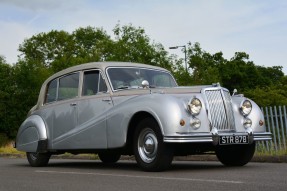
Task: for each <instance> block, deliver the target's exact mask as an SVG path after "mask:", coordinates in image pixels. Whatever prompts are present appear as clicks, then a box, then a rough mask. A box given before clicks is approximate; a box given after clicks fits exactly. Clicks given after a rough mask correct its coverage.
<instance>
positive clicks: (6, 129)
mask: <svg viewBox="0 0 287 191" xmlns="http://www.w3.org/2000/svg"><path fill="white" fill-rule="evenodd" d="M0 76H1V78H0V139H2V140H4V139H5V137H10V138H11V137H13V135H14V134H15V132H14V131H13V125H14V122H13V116H11V114H14V113H15V112H16V110H15V108H13V92H14V90H15V85H14V83H13V67H12V66H10V65H9V64H7V63H6V60H5V58H4V57H2V56H0ZM0 144H3V143H2V142H1V141H0Z"/></svg>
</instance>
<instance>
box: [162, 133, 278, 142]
mask: <svg viewBox="0 0 287 191" xmlns="http://www.w3.org/2000/svg"><path fill="white" fill-rule="evenodd" d="M232 135H247V136H248V139H249V143H250V144H251V143H252V142H253V141H269V140H272V137H271V135H272V134H271V133H270V132H264V133H250V134H248V133H219V134H216V135H213V134H211V133H177V134H176V135H174V136H164V139H163V140H164V142H166V143H209V142H210V143H213V144H214V145H218V143H219V136H232Z"/></svg>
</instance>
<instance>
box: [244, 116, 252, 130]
mask: <svg viewBox="0 0 287 191" xmlns="http://www.w3.org/2000/svg"><path fill="white" fill-rule="evenodd" d="M243 126H244V127H245V128H246V129H247V128H250V127H251V126H252V121H251V119H248V118H246V119H245V120H244V122H243Z"/></svg>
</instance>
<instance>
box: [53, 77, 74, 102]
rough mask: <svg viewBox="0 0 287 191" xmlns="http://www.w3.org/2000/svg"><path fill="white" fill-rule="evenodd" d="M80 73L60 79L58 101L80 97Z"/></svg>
mask: <svg viewBox="0 0 287 191" xmlns="http://www.w3.org/2000/svg"><path fill="white" fill-rule="evenodd" d="M78 88H79V73H74V74H70V75H68V76H64V77H62V78H60V79H59V92H58V100H64V99H70V98H74V97H77V96H78Z"/></svg>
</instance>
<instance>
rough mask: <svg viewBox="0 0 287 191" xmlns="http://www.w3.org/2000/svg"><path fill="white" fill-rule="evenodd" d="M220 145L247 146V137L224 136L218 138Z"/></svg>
mask: <svg viewBox="0 0 287 191" xmlns="http://www.w3.org/2000/svg"><path fill="white" fill-rule="evenodd" d="M219 144H220V145H232V144H248V136H247V135H226V136H219Z"/></svg>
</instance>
